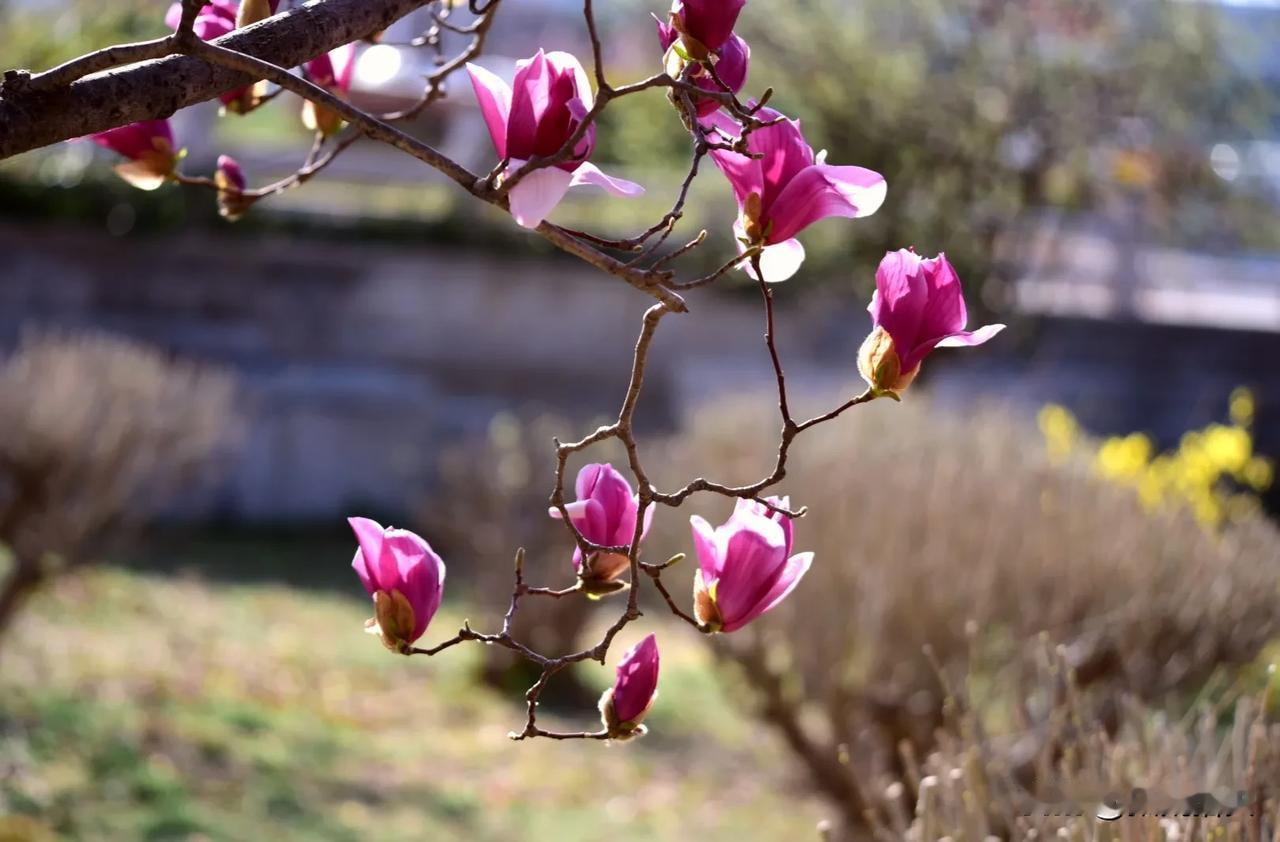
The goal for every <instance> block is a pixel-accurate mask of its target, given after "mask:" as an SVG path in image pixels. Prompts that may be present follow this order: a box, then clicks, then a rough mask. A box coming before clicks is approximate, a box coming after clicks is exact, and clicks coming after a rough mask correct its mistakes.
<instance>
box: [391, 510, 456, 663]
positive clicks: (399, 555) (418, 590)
mask: <svg viewBox="0 0 1280 842" xmlns="http://www.w3.org/2000/svg"><path fill="white" fill-rule="evenodd" d="M384 553H385V554H387V555H389V556H391V557H392V558H393V559H394V561H395V565H396V571H397V577H398V580H397V583H396V590H398V591H400V592H401V593H402V594H404V596H405V599H407V600H408V601H409V604H410V605H411V606H413V616H414V631H413V638H412V640H417V639H418V638H419V637H421V636H422V633H423V632H425V631H426V630H427V625H428V624H429V623H430V622H431V618H432V617H433V616H435V613H436V610H437V609H438V608H439V607H440V600H441V597H442V596H443V589H444V562H442V561H441V560H440V557H439V556H437V555H436V554H435V552H434V551H433V550H432V549H431V546H430V545H429V544H427V542H426V541H424V540H423V539H422V538H421V537H419V536H417V535H415V534H413V533H412V532H409V531H407V530H404V529H391V530H388V531H387V540H386V542H385V544H384ZM410 642H412V641H410Z"/></svg>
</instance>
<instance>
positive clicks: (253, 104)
mask: <svg viewBox="0 0 1280 842" xmlns="http://www.w3.org/2000/svg"><path fill="white" fill-rule="evenodd" d="M279 2H280V0H244V2H243V3H239V2H236V0H213V2H212V3H206V4H205V5H203V6H201V7H200V11H199V12H197V14H196V19H195V23H194V25H193V26H192V31H193V32H195V34H196V37H197V38H199V39H201V40H202V41H212V40H214V39H215V38H221V37H222V36H223V35H226V34H227V33H229V32H232V31H233V30H235V29H237V28H239V27H244V26H248V25H250V24H253V23H257V22H258V21H260V20H265V19H266V18H268V17H270V16H271V15H274V14H275V12H276V8H277V6H278V5H279ZM164 22H165V24H166V25H167V26H168V27H169V28H170V29H175V30H176V29H177V28H178V25H179V24H180V23H181V22H182V4H181V3H174V4H172V5H171V6H169V10H168V12H166V13H165V16H164ZM265 94H266V86H265V84H264V83H262V82H258V83H255V84H253V85H246V86H245V87H242V88H236V89H234V90H231V91H227V92H225V93H223V94H222V95H221V96H219V97H218V99H219V100H220V101H221V102H222V105H223V107H224V108H225V109H226V110H227V111H230V112H232V113H235V114H247V113H248V112H250V111H252V110H253V109H254V108H257V107H258V105H260V104H261V103H262V101H263V99H264V97H265Z"/></svg>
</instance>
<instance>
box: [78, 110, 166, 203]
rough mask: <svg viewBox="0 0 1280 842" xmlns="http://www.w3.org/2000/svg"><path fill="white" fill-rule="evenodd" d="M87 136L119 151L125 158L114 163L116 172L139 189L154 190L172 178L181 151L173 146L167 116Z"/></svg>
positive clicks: (97, 142)
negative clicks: (163, 118)
mask: <svg viewBox="0 0 1280 842" xmlns="http://www.w3.org/2000/svg"><path fill="white" fill-rule="evenodd" d="M89 139H90V140H92V141H93V142H94V143H96V144H98V145H99V146H103V147H106V148H107V149H110V150H111V151H113V152H116V153H118V154H120V155H123V156H124V157H125V158H126V159H127V160H126V161H125V162H124V163H121V164H117V165H116V168H115V169H116V174H117V175H119V176H120V177H121V178H123V179H124V180H125V181H127V182H129V183H130V184H132V185H133V186H134V187H137V188H139V189H141V190H155V189H156V188H157V187H159V186H160V185H162V184H164V183H165V182H166V181H169V180H170V179H172V178H173V176H174V173H175V172H176V171H177V167H178V161H179V160H180V159H181V158H182V156H183V154H184V153H182V152H179V151H178V150H176V149H175V148H174V142H173V129H171V128H170V126H169V121H168V120H143V121H141V122H139V123H131V124H130V125H127V126H121V127H119V128H116V129H109V130H107V131H105V132H98V133H97V134H93V135H90V136H89Z"/></svg>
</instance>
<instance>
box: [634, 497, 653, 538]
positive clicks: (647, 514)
mask: <svg viewBox="0 0 1280 842" xmlns="http://www.w3.org/2000/svg"><path fill="white" fill-rule="evenodd" d="M639 509H640V498H639V497H636V510H637V511H639ZM657 510H658V507H657V505H655V504H653V503H650V504H649V508H647V509H645V510H644V526H643V527H641V529H640V537H641V538H644V536H646V535H648V534H649V527H650V526H653V513H654V512H656V511H657Z"/></svg>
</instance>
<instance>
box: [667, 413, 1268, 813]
mask: <svg viewBox="0 0 1280 842" xmlns="http://www.w3.org/2000/svg"><path fill="white" fill-rule="evenodd" d="M921 397H922V396H918V395H917V396H915V397H913V398H911V399H909V400H907V401H905V402H903V403H902V404H893V405H889V404H888V402H885V404H884V405H880V406H871V407H866V408H864V409H863V410H862V411H860V412H858V413H855V414H854V416H853V417H851V418H849V419H847V420H845V421H844V422H842V423H841V424H839V425H831V426H828V427H823V428H821V429H820V430H819V431H818V432H816V433H815V434H814V435H813V436H811V437H810V438H808V439H806V440H804V441H803V442H802V443H801V444H799V445H798V446H797V447H796V449H795V450H794V451H793V452H792V454H791V459H790V462H789V465H788V469H787V482H788V485H789V487H790V488H796V489H803V490H804V497H805V500H806V503H807V505H808V507H809V510H810V511H809V515H808V516H806V517H804V518H802V519H800V520H798V521H796V523H795V547H796V549H797V550H806V551H808V550H811V551H814V553H815V559H814V562H813V568H812V570H811V571H810V573H809V574H808V576H807V577H806V578H805V580H804V581H803V582H801V583H800V585H799V586H798V587H797V588H796V590H795V591H794V593H792V594H791V596H790V597H789V598H788V600H787V601H786V603H785V604H783V605H781V606H779V607H778V609H777V610H776V611H775V612H773V614H771V615H770V616H766V617H764V618H762V619H761V620H760V621H758V622H756V623H755V624H753V625H752V627H751V628H749V629H744V630H743V631H742V632H739V633H735V634H731V635H722V636H718V637H716V638H711V639H710V640H711V641H712V642H713V643H714V644H715V645H716V650H717V652H718V654H720V655H723V656H726V657H727V658H728V659H729V660H730V661H733V662H736V664H737V665H738V666H739V667H740V670H739V671H738V673H737V676H736V678H737V679H738V682H740V683H738V682H735V685H734V686H735V690H737V691H739V692H740V697H741V698H744V699H747V700H749V701H750V702H753V703H754V704H755V705H756V709H757V711H758V712H759V714H760V715H761V718H762V719H763V721H764V722H766V723H767V724H768V725H770V726H771V727H772V728H773V729H775V730H776V731H777V732H778V733H779V734H780V735H781V736H782V737H783V738H784V740H785V741H786V743H787V745H788V746H789V747H790V748H791V749H792V751H793V752H794V754H795V757H796V759H797V760H798V761H799V763H800V765H801V766H803V767H804V768H805V769H806V770H807V771H808V773H809V775H810V778H811V780H812V782H813V784H814V786H815V788H816V789H817V790H818V791H819V792H821V793H823V794H824V795H825V796H826V797H828V798H829V799H830V800H831V802H832V804H833V807H835V808H837V809H839V810H840V811H841V812H842V813H843V815H844V819H845V822H846V823H847V824H848V825H850V826H851V827H858V828H860V829H864V830H865V827H864V822H865V821H866V818H867V812H868V811H870V812H876V811H879V810H881V809H882V808H884V807H885V804H884V803H883V802H882V798H881V795H882V793H883V792H884V788H883V786H879V785H877V786H871V785H869V783H868V782H871V781H877V780H882V779H883V780H902V779H904V777H906V778H909V777H910V775H909V774H908V772H909V771H910V770H909V769H908V768H906V767H907V766H909V765H910V763H911V762H912V761H911V760H910V758H911V757H923V756H925V755H926V754H927V753H928V752H929V751H931V750H933V749H934V748H935V747H936V744H937V740H938V739H939V733H940V729H944V727H945V726H947V725H948V724H949V723H948V721H947V717H948V710H947V693H946V687H944V686H943V683H942V682H941V681H940V674H941V675H942V676H945V677H947V678H949V679H951V680H954V681H957V682H966V683H967V684H966V686H967V687H968V688H969V690H971V691H972V692H973V693H975V694H977V695H978V696H979V697H980V699H981V703H982V705H983V706H984V707H985V708H986V709H988V710H999V711H1002V712H1006V713H1002V714H1000V715H996V716H994V717H993V718H992V720H991V722H989V723H988V724H989V726H990V728H991V729H992V733H991V734H990V735H989V736H991V737H992V738H993V739H994V740H995V741H994V742H993V743H992V745H993V748H992V750H991V751H992V753H993V755H999V758H1000V763H1001V764H1003V765H1004V766H1006V767H1008V770H1009V771H1008V774H1009V775H1010V776H1011V777H1014V778H1016V779H1018V780H1020V781H1021V782H1022V785H1023V786H1035V785H1042V784H1044V783H1046V778H1045V777H1044V775H1045V771H1044V770H1045V768H1048V767H1040V766H1038V765H1037V762H1036V760H1035V758H1037V757H1043V756H1053V757H1061V753H1060V747H1057V748H1055V747H1053V746H1047V745H1046V744H1045V740H1047V739H1049V736H1048V735H1049V734H1050V732H1051V730H1052V729H1051V728H1049V724H1050V723H1049V720H1048V718H1046V715H1045V700H1044V699H1042V698H1039V697H1037V696H1036V691H1034V690H1033V689H1031V684H1029V683H1028V682H1027V676H1026V674H1025V670H1027V669H1028V668H1029V665H1030V664H1031V661H1030V660H1028V659H1029V658H1031V657H1032V656H1034V655H1036V654H1037V648H1038V644H1037V641H1039V640H1041V639H1043V641H1045V642H1046V643H1047V644H1049V645H1050V646H1051V647H1061V651H1062V654H1063V657H1064V658H1065V659H1066V662H1067V664H1068V665H1069V667H1070V668H1071V669H1072V670H1073V671H1074V679H1075V682H1076V683H1077V684H1078V686H1079V687H1081V688H1088V689H1089V690H1090V692H1091V693H1093V694H1094V696H1093V702H1092V704H1096V705H1097V707H1096V709H1095V710H1094V712H1093V714H1092V716H1094V717H1096V718H1097V719H1098V720H1099V721H1101V722H1103V723H1114V721H1115V716H1116V713H1117V705H1118V704H1119V700H1120V699H1122V698H1136V699H1139V700H1141V701H1142V702H1143V703H1145V704H1148V705H1151V706H1153V707H1156V708H1159V707H1162V706H1164V705H1166V704H1170V705H1174V706H1177V705H1179V704H1185V701H1186V700H1187V699H1188V698H1191V697H1193V696H1194V695H1195V694H1197V693H1199V692H1201V691H1202V690H1204V689H1205V687H1206V684H1207V682H1209V681H1210V680H1211V679H1212V678H1213V677H1214V676H1215V675H1216V674H1217V673H1219V672H1221V671H1227V672H1228V674H1229V671H1230V670H1232V669H1238V668H1240V667H1242V666H1243V665H1247V664H1250V663H1251V662H1253V661H1254V659H1256V658H1257V657H1258V656H1259V653H1260V652H1261V651H1262V650H1263V648H1264V647H1265V646H1266V645H1267V644H1268V643H1269V642H1270V641H1272V640H1274V639H1275V637H1276V635H1277V633H1278V632H1280V621H1278V620H1277V617H1276V613H1275V610H1274V603H1275V585H1274V579H1275V566H1276V558H1277V555H1276V547H1277V546H1280V543H1278V542H1280V536H1278V535H1277V532H1276V529H1275V527H1274V526H1273V525H1272V524H1271V523H1269V522H1268V521H1267V519H1266V518H1265V517H1263V516H1261V515H1260V514H1258V513H1257V512H1254V513H1253V514H1252V515H1245V514H1244V513H1242V514H1241V517H1240V518H1239V519H1237V520H1235V521H1233V522H1231V523H1230V524H1226V525H1224V526H1223V528H1222V529H1221V530H1220V531H1216V532H1215V531H1209V530H1206V529H1205V528H1204V526H1203V524H1201V523H1200V522H1198V521H1197V519H1196V516H1195V514H1194V511H1193V510H1192V509H1191V508H1189V507H1187V506H1181V505H1177V506H1170V507H1161V508H1160V509H1159V510H1150V511H1149V510H1148V509H1146V508H1145V507H1144V504H1143V502H1142V501H1141V498H1140V496H1139V493H1138V492H1137V491H1135V489H1133V488H1132V487H1130V486H1129V483H1117V482H1115V481H1114V480H1113V479H1111V478H1108V477H1107V476H1105V475H1103V474H1100V472H1099V470H1098V464H1099V460H1098V456H1097V453H1096V452H1095V449H1094V446H1093V445H1091V444H1090V443H1088V442H1085V441H1083V440H1080V439H1075V440H1073V443H1072V445H1071V447H1070V449H1069V451H1067V452H1066V453H1065V454H1064V452H1063V451H1062V449H1061V446H1060V445H1059V444H1054V442H1055V441H1056V440H1055V439H1050V443H1051V446H1050V447H1048V448H1046V446H1045V443H1044V441H1042V440H1039V437H1038V436H1037V434H1036V432H1035V430H1034V428H1032V427H1031V425H1029V424H1027V423H1025V422H1018V421H1015V420H1014V419H1013V418H1011V417H1009V416H1007V415H1004V414H1002V413H999V412H992V411H987V412H983V413H980V414H977V415H974V416H963V417H960V416H957V417H947V416H946V415H944V414H942V413H937V412H933V411H931V410H930V408H929V405H928V403H927V401H923V400H921ZM772 426H773V425H772V421H771V419H767V418H762V417H760V416H759V415H758V414H757V415H752V414H751V413H749V412H746V411H744V410H743V406H741V405H734V404H723V405H720V406H712V407H709V408H707V409H706V410H704V411H702V412H701V413H699V414H698V415H697V416H695V418H694V420H693V424H692V426H691V428H690V430H689V431H688V433H687V434H686V435H685V436H684V437H683V438H682V439H680V440H679V441H678V442H676V443H674V445H673V448H674V449H673V451H672V452H671V454H670V455H669V456H668V459H669V461H670V464H672V465H679V466H680V470H681V471H688V470H689V468H690V467H692V468H693V469H694V470H699V469H701V468H703V467H704V466H711V465H714V466H716V467H717V469H718V471H719V472H720V474H721V475H722V476H728V477H731V478H734V479H737V478H740V477H746V476H750V475H752V474H753V473H754V472H755V471H758V470H759V465H758V459H759V454H760V453H761V452H762V450H763V449H764V447H765V443H766V442H768V441H770V437H771V436H772V435H773V429H772ZM713 520H715V518H713ZM687 529H688V527H687V526H686V525H684V524H683V523H681V522H680V519H678V518H664V519H661V520H659V521H657V522H656V525H655V533H657V534H656V535H655V536H654V537H655V539H656V540H663V539H664V538H667V536H671V535H672V534H673V533H679V532H681V531H684V530H687ZM685 534H686V535H687V532H685ZM676 537H677V538H678V537H679V536H678V534H677V535H676ZM685 540H687V538H686V539H685ZM926 652H927V653H928V654H926ZM732 676H733V674H732V673H730V677H732ZM1050 704H1052V703H1051V702H1050ZM1015 737H1016V739H1015ZM904 749H905V753H904ZM842 758H844V759H842ZM926 838H938V837H937V836H928V837H926ZM978 838H981V837H978Z"/></svg>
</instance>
